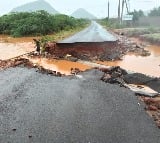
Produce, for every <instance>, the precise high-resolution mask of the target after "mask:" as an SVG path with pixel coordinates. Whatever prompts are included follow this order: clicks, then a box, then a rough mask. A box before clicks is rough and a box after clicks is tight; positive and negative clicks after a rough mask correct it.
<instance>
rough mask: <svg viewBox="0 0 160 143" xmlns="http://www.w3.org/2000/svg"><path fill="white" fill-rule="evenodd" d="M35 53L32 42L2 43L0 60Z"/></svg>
mask: <svg viewBox="0 0 160 143" xmlns="http://www.w3.org/2000/svg"><path fill="white" fill-rule="evenodd" d="M32 51H35V48H34V44H33V43H32V42H23V43H0V60H8V59H11V58H14V57H17V56H20V55H23V54H26V53H29V52H32Z"/></svg>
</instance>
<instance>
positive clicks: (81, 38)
mask: <svg viewBox="0 0 160 143" xmlns="http://www.w3.org/2000/svg"><path fill="white" fill-rule="evenodd" d="M116 40H117V38H116V37H115V36H113V35H112V34H111V33H109V32H108V31H107V30H106V29H104V28H103V27H102V26H101V25H100V24H98V23H97V22H95V21H92V22H91V25H90V26H89V27H87V28H86V29H84V30H82V31H80V32H79V33H77V34H75V35H73V36H71V37H69V38H66V39H64V40H62V41H59V42H58V43H77V42H106V41H116Z"/></svg>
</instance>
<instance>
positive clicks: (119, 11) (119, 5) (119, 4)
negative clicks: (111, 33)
mask: <svg viewBox="0 0 160 143" xmlns="http://www.w3.org/2000/svg"><path fill="white" fill-rule="evenodd" d="M120 13H121V0H119V3H118V21H119V22H120Z"/></svg>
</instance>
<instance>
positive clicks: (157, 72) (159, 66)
mask: <svg viewBox="0 0 160 143" xmlns="http://www.w3.org/2000/svg"><path fill="white" fill-rule="evenodd" d="M146 49H147V50H149V51H150V52H151V55H150V56H147V57H142V56H136V55H133V54H127V55H125V56H124V57H123V60H121V61H114V62H108V61H105V62H98V63H100V64H104V65H108V66H120V67H122V68H124V69H126V70H130V71H134V72H139V73H143V74H146V75H149V76H154V77H160V46H148V47H147V48H146Z"/></svg>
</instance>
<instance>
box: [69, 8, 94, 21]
mask: <svg viewBox="0 0 160 143" xmlns="http://www.w3.org/2000/svg"><path fill="white" fill-rule="evenodd" d="M71 16H73V17H75V18H85V19H96V17H95V16H94V15H93V14H91V13H89V12H88V11H86V10H85V9H83V8H79V9H77V10H76V11H75V12H73V13H72V14H71Z"/></svg>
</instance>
